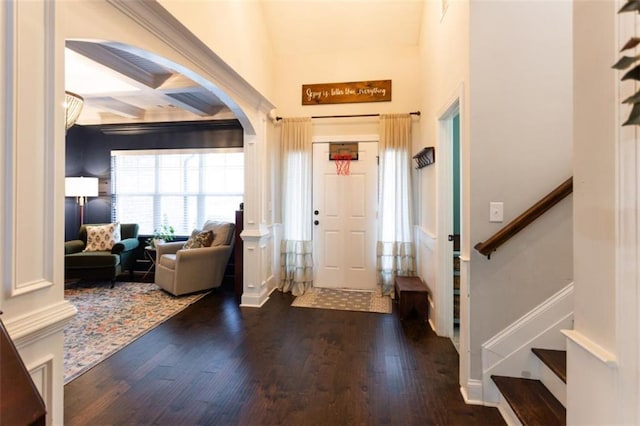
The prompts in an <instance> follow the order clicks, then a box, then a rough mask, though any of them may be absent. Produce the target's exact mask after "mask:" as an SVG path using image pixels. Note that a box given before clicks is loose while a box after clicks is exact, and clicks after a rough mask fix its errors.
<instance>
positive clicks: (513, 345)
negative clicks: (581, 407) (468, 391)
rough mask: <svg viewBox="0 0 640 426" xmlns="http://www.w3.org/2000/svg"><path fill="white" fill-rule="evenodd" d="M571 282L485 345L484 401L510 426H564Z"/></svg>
mask: <svg viewBox="0 0 640 426" xmlns="http://www.w3.org/2000/svg"><path fill="white" fill-rule="evenodd" d="M572 328H573V283H571V284H569V285H567V286H566V287H564V288H562V289H561V290H560V291H558V292H557V293H556V294H554V295H553V296H551V297H550V298H549V299H547V300H545V301H544V302H543V303H541V304H540V305H538V306H536V307H535V308H533V309H532V310H531V311H529V312H528V313H526V314H525V315H524V316H522V317H521V318H519V319H518V320H516V321H515V322H514V323H513V324H511V325H509V326H508V327H507V328H505V329H504V330H502V331H500V332H499V333H498V334H496V335H495V336H494V337H492V338H491V339H489V340H488V341H487V342H485V343H484V344H483V345H482V366H483V379H482V385H483V399H484V403H485V405H493V406H497V407H498V409H499V410H500V413H501V414H502V416H503V417H504V419H505V421H506V422H507V424H510V425H545V426H547V425H564V424H566V409H565V407H566V401H567V389H566V388H567V354H566V345H567V341H566V337H565V335H564V334H563V330H570V329H572Z"/></svg>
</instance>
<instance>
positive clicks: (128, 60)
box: [66, 40, 172, 89]
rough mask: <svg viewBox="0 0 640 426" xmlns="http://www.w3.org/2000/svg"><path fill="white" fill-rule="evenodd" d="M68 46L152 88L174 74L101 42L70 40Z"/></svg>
mask: <svg viewBox="0 0 640 426" xmlns="http://www.w3.org/2000/svg"><path fill="white" fill-rule="evenodd" d="M66 46H67V47H68V48H69V49H71V50H73V51H74V52H77V53H79V54H80V55H83V56H86V57H87V58H89V59H91V60H92V61H95V62H97V63H99V64H101V65H104V66H105V67H107V68H111V69H113V70H115V71H117V72H119V73H120V74H123V75H125V76H127V77H129V78H131V79H132V80H135V81H137V82H139V83H141V84H143V85H145V86H147V87H151V88H152V89H156V88H158V87H160V86H161V85H162V84H163V83H164V82H165V81H167V80H168V79H169V78H170V77H171V75H172V72H171V71H170V70H168V69H166V68H163V67H160V66H159V65H158V64H155V63H153V62H151V61H148V60H146V59H144V58H140V57H138V56H133V55H130V54H127V53H126V52H123V51H119V50H117V49H115V48H112V47H109V46H104V45H102V44H99V43H92V42H86V41H77V40H68V41H67V42H66Z"/></svg>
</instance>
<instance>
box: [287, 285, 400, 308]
mask: <svg viewBox="0 0 640 426" xmlns="http://www.w3.org/2000/svg"><path fill="white" fill-rule="evenodd" d="M291 306H295V307H297V308H317V309H337V310H340V311H358V312H377V313H381V314H390V313H391V298H390V297H389V296H382V295H381V294H380V292H379V291H376V292H370V291H353V290H339V289H331V288H315V287H314V288H311V289H310V290H309V291H307V292H306V293H305V294H303V295H302V296H298V297H296V298H295V299H294V300H293V303H291Z"/></svg>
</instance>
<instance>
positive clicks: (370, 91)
mask: <svg viewBox="0 0 640 426" xmlns="http://www.w3.org/2000/svg"><path fill="white" fill-rule="evenodd" d="M390 100H391V80H372V81H352V82H348V83H322V84H303V85H302V105H319V104H346V103H359V102H388V101H390Z"/></svg>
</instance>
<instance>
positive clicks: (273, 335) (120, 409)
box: [64, 288, 504, 425]
mask: <svg viewBox="0 0 640 426" xmlns="http://www.w3.org/2000/svg"><path fill="white" fill-rule="evenodd" d="M292 299H293V297H292V296H291V295H290V294H281V293H279V292H274V293H273V294H272V295H271V298H270V300H269V301H268V302H267V303H266V304H265V306H264V307H262V308H261V309H256V308H239V307H238V306H237V305H236V304H235V301H234V296H233V292H232V290H230V289H227V288H224V289H221V290H218V291H216V292H213V293H211V294H210V295H208V296H206V297H204V298H203V299H201V300H200V301H199V302H197V303H195V304H194V305H192V306H191V307H189V308H187V309H186V310H184V311H182V312H181V313H179V314H178V315H176V316H175V317H173V318H171V319H170V320H168V321H166V322H165V323H163V324H161V325H160V326H158V327H157V328H155V329H154V330H152V331H151V332H149V333H147V334H146V335H144V336H143V337H141V338H140V339H138V340H137V341H135V342H134V343H132V344H130V345H129V346H127V347H126V348H124V349H123V350H121V351H119V352H118V353H116V354H114V355H113V356H111V357H110V358H109V359H107V360H106V361H104V362H102V363H101V364H99V365H98V366H96V367H94V368H93V369H91V370H89V371H88V372H87V373H85V374H84V375H82V376H80V377H79V378H77V379H76V380H74V381H72V382H70V383H69V384H67V385H66V386H65V415H64V419H65V424H66V425H133V424H156V425H216V424H220V425H236V424H240V425H378V424H383V425H490V424H504V422H503V420H502V418H501V417H500V414H499V413H498V411H497V409H494V408H488V407H482V406H471V405H465V404H464V402H463V399H462V396H461V395H460V392H459V386H458V355H457V352H456V351H455V349H454V347H453V345H452V343H451V341H450V340H449V339H445V338H440V337H437V336H436V335H435V334H434V333H433V332H432V331H431V329H430V328H429V326H428V325H427V324H425V323H422V322H419V321H415V320H413V321H407V322H405V323H401V322H400V321H399V320H398V318H397V315H395V312H394V315H383V314H374V313H358V312H344V311H329V310H319V309H306V308H292V307H290V306H289V305H290V304H291V301H292ZM394 309H395V306H394Z"/></svg>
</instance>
